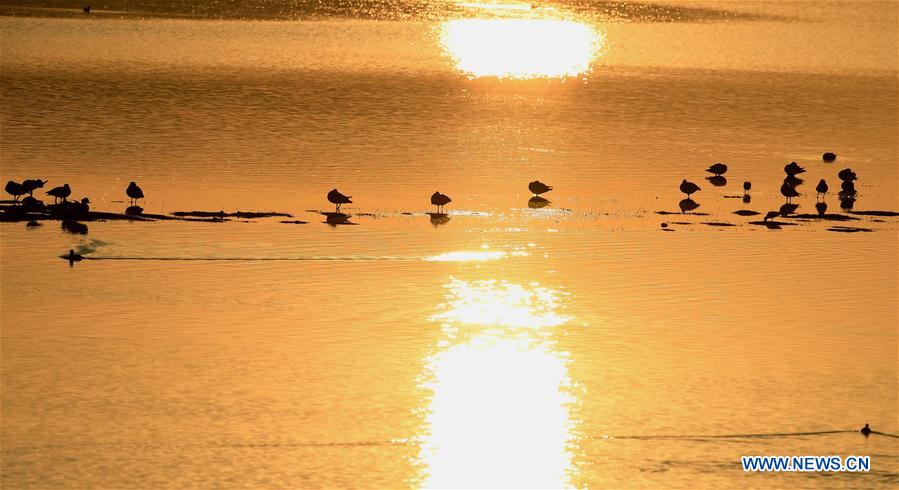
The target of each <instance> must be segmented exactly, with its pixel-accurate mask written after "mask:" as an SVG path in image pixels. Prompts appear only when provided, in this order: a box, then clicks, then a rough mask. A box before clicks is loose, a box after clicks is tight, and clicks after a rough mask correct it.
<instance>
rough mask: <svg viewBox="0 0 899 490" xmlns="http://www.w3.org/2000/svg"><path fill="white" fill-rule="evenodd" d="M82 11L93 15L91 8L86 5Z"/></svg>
mask: <svg viewBox="0 0 899 490" xmlns="http://www.w3.org/2000/svg"><path fill="white" fill-rule="evenodd" d="M81 10H83V11H84V13H85V14H89V13H91V6H90V5H85V6H84V8H82V9H81Z"/></svg>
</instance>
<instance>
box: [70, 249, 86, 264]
mask: <svg viewBox="0 0 899 490" xmlns="http://www.w3.org/2000/svg"><path fill="white" fill-rule="evenodd" d="M66 258H67V259H69V267H71V266H72V265H74V264H75V262H81V259H83V258H84V257H82V256H81V255H80V254H76V253H75V251H74V250H72V249H71V248H70V249H69V255H68V256H67V257H66Z"/></svg>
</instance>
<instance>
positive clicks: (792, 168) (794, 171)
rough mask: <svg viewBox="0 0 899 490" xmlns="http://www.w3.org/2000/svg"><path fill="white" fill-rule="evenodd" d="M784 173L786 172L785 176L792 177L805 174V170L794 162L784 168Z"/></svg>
mask: <svg viewBox="0 0 899 490" xmlns="http://www.w3.org/2000/svg"><path fill="white" fill-rule="evenodd" d="M784 172H786V173H787V175H790V176H794V175H799V174H801V173H802V172H805V169H804V168H802V167H800V166H799V164H797V163H796V162H790V163H789V164H788V165H787V166H786V167H784Z"/></svg>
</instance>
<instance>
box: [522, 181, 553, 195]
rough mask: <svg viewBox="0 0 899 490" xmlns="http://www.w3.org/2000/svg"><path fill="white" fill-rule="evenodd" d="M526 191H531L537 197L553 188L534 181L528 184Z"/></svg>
mask: <svg viewBox="0 0 899 490" xmlns="http://www.w3.org/2000/svg"><path fill="white" fill-rule="evenodd" d="M528 190H529V191H531V192H532V193H533V194H534V195H535V196H539V195H540V194H543V193H546V192H549V191H551V190H553V188H552V187H550V186H548V185H546V184H544V183H543V182H540V181H539V180H535V181H533V182H531V183H530V184H528Z"/></svg>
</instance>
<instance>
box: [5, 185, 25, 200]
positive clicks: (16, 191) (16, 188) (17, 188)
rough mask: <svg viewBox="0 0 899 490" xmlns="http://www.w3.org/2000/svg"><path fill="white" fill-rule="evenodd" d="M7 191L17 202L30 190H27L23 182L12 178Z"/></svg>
mask: <svg viewBox="0 0 899 490" xmlns="http://www.w3.org/2000/svg"><path fill="white" fill-rule="evenodd" d="M6 193H7V194H9V195H11V196H12V197H13V202H16V201H18V200H19V197H21V196H22V195H23V194H28V191H26V190H25V188H24V187H23V186H22V184H20V183H18V182H16V181H14V180H10V181H9V182H7V183H6Z"/></svg>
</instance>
